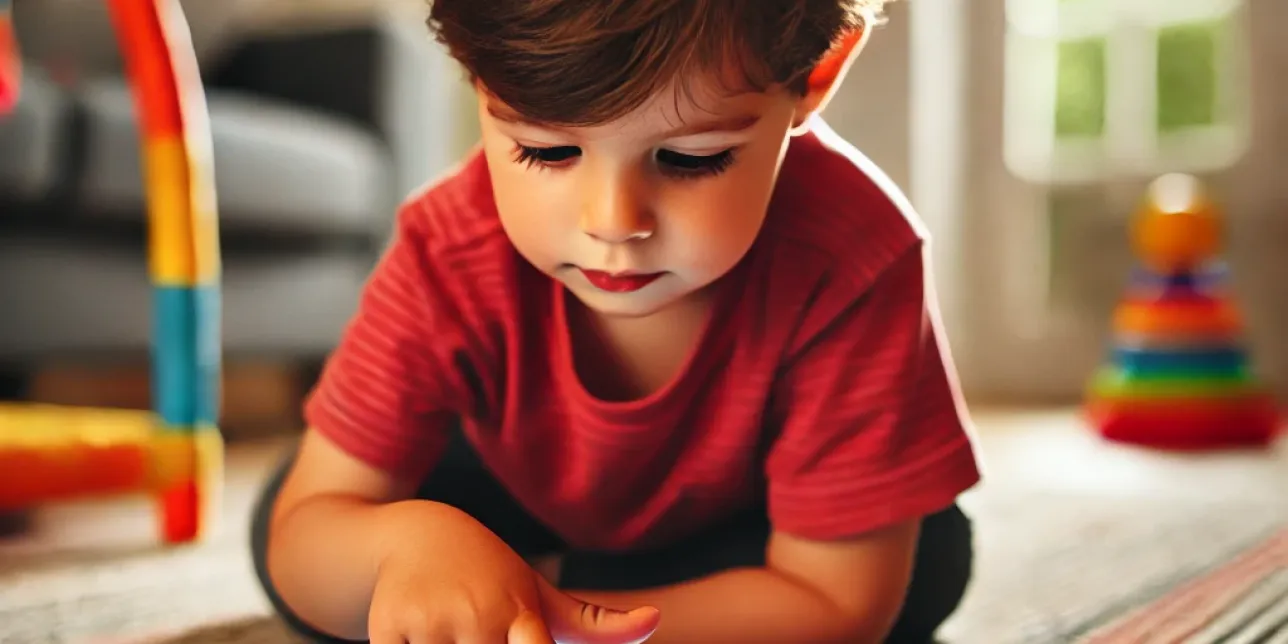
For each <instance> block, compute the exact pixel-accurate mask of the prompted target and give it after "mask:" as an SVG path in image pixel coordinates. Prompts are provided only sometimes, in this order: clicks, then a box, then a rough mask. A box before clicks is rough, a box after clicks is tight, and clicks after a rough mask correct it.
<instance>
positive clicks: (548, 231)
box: [478, 81, 803, 316]
mask: <svg viewBox="0 0 1288 644" xmlns="http://www.w3.org/2000/svg"><path fill="white" fill-rule="evenodd" d="M719 87H720V86H719V85H718V84H716V83H714V82H706V83H703V82H698V81H695V82H691V83H690V85H689V92H688V93H683V92H681V93H678V94H677V93H676V92H675V91H674V90H668V91H664V92H660V93H659V94H658V95H656V96H655V97H654V98H653V99H651V100H650V101H649V102H648V103H647V104H645V105H643V106H642V107H641V108H639V109H637V110H636V111H635V112H633V113H631V114H629V115H627V116H625V117H623V118H621V119H619V120H617V121H613V122H611V123H608V124H605V125H601V126H594V127H579V128H562V127H551V126H545V125H542V124H540V123H529V122H526V121H524V120H523V119H521V118H519V117H518V116H517V115H516V114H515V113H514V112H513V110H510V109H509V108H507V106H506V105H504V104H502V103H500V102H498V100H497V99H496V98H493V97H490V96H489V95H488V93H487V92H486V90H485V89H484V88H480V89H479V92H478V94H479V118H480V122H481V125H482V128H481V129H482V135H483V147H484V153H485V154H486V156H487V160H488V165H489V168H490V171H491V175H492V184H493V190H494V193H495V198H496V203H497V208H498V209H499V211H500V217H501V223H502V225H503V226H504V227H505V230H506V233H507V234H508V235H509V237H510V239H511V241H513V243H514V245H515V247H516V248H517V249H518V251H519V253H520V254H522V255H523V256H524V257H525V258H527V260H528V261H529V262H531V263H532V264H533V265H534V266H536V267H537V268H538V269H539V270H541V271H543V272H545V273H546V274H548V275H550V276H551V277H553V278H555V279H557V280H559V281H561V282H563V283H564V284H565V285H566V286H567V287H568V289H569V290H570V291H572V293H574V294H575V295H576V296H577V297H578V298H579V299H580V300H581V301H582V302H583V303H585V305H586V306H587V307H589V308H591V309H593V310H595V311H598V312H600V313H603V314H607V315H622V316H646V315H649V314H651V313H653V312H656V311H658V310H661V309H663V308H665V307H667V306H668V305H670V304H672V303H674V302H677V301H679V300H681V299H683V298H686V297H687V296H689V295H691V294H693V293H696V292H699V291H701V290H702V289H703V288H704V287H706V286H708V285H709V284H711V283H712V282H714V281H715V280H717V279H718V278H720V277H721V276H722V275H724V274H725V273H726V272H728V271H729V270H730V269H731V268H732V267H733V266H734V265H735V264H736V263H737V262H738V261H739V260H740V259H741V258H742V257H743V255H744V254H745V253H746V252H747V250H748V248H750V247H751V244H752V242H753V241H754V240H755V238H756V235H757V233H758V232H759V231H760V227H761V224H762V222H763V221H764V218H765V211H766V209H767V207H768V204H769V198H770V194H771V193H772V191H773V188H774V180H775V178H776V176H777V172H778V168H779V165H780V164H781V162H782V159H783V155H784V153H785V152H786V149H787V142H788V139H789V131H790V130H791V129H792V127H793V125H794V124H795V123H799V121H800V114H801V111H802V107H803V106H802V101H801V100H799V99H797V98H796V97H795V96H794V95H792V94H789V93H787V92H785V91H781V90H773V91H770V92H766V93H748V94H739V95H736V96H729V95H728V92H725V91H722V90H721V89H719Z"/></svg>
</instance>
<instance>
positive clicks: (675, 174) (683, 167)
mask: <svg viewBox="0 0 1288 644" xmlns="http://www.w3.org/2000/svg"><path fill="white" fill-rule="evenodd" d="M735 153H736V148H729V149H728V150H724V151H721V152H717V153H715V154H708V155H695V154H683V153H680V152H676V151H674V150H666V149H662V150H658V151H657V152H656V153H654V158H655V159H656V161H657V166H658V171H659V172H661V173H662V174H663V175H664V176H667V177H670V178H675V179H696V178H702V177H709V176H714V175H718V174H720V173H722V172H724V171H725V170H728V169H729V166H731V165H733V163H734V161H735ZM579 156H581V148H579V147H577V146H575V145H558V146H551V147H535V146H530V145H516V146H515V148H514V161H515V163H520V164H523V165H526V166H527V167H530V168H531V167H534V166H535V167H538V168H549V169H560V168H564V167H567V166H568V165H571V164H572V163H573V162H574V161H575V160H576V159H577V157H579Z"/></svg>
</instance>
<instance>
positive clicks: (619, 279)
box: [579, 268, 662, 293]
mask: <svg viewBox="0 0 1288 644" xmlns="http://www.w3.org/2000/svg"><path fill="white" fill-rule="evenodd" d="M579 270H581V274H582V275H585V276H586V281H588V282H590V284H591V285H592V286H594V287H595V288H597V289H599V290H601V291H607V292H609V293H631V292H634V291H638V290H640V289H642V288H644V287H645V286H648V285H649V284H652V283H653V281H654V280H656V279H657V278H659V277H661V276H662V273H608V272H605V271H592V270H589V269H585V268H582V269H579Z"/></svg>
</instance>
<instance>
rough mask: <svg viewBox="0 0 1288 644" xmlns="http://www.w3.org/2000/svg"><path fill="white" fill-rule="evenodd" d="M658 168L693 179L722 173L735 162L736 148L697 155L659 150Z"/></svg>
mask: <svg viewBox="0 0 1288 644" xmlns="http://www.w3.org/2000/svg"><path fill="white" fill-rule="evenodd" d="M657 162H658V169H659V170H661V171H662V174H665V175H667V176H671V177H676V178H680V179H693V178H698V177H708V176H714V175H717V174H720V173H721V172H724V171H725V170H728V169H729V166H731V165H733V162H734V148H729V149H728V150H724V151H723V152H717V153H716V154H709V155H705V156H697V155H692V154H681V153H679V152H673V151H671V150H658V151H657Z"/></svg>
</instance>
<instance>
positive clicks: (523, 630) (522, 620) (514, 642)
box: [506, 610, 556, 644]
mask: <svg viewBox="0 0 1288 644" xmlns="http://www.w3.org/2000/svg"><path fill="white" fill-rule="evenodd" d="M506 642H507V644H556V642H555V639H554V638H553V637H551V636H550V629H549V628H547V627H546V623H545V621H543V620H542V619H541V615H540V614H539V613H537V612H536V611H531V610H525V611H523V612H521V613H519V616H518V617H516V618H515V619H514V623H513V624H510V632H509V635H508V637H506Z"/></svg>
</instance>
